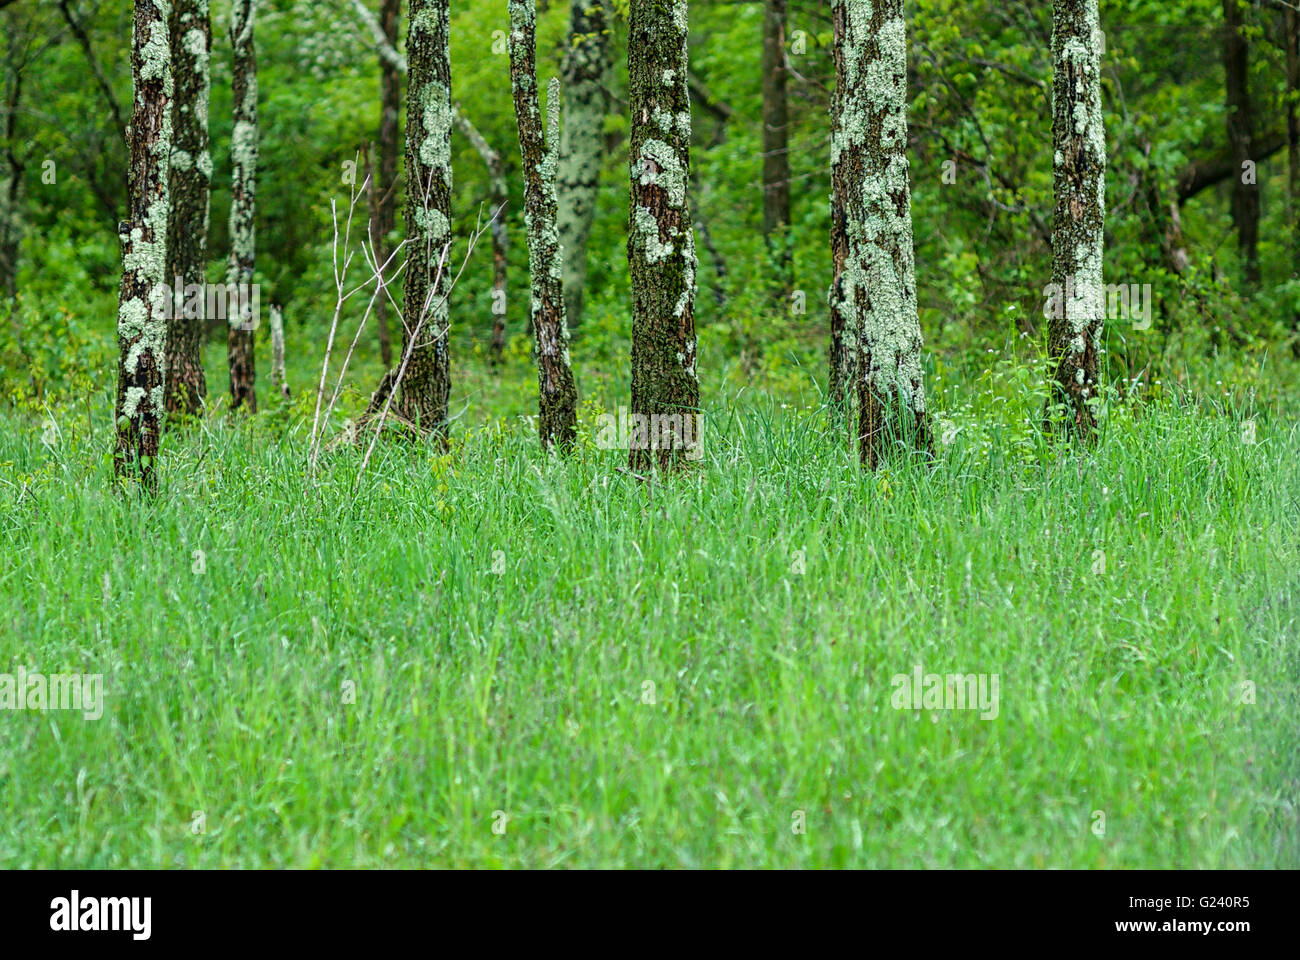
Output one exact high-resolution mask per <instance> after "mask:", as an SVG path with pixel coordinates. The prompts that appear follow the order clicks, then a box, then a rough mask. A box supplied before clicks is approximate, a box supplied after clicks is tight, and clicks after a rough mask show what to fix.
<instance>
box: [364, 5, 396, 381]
mask: <svg viewBox="0 0 1300 960" xmlns="http://www.w3.org/2000/svg"><path fill="white" fill-rule="evenodd" d="M401 13H402V0H384V2H383V6H382V7H381V8H380V11H379V25H380V29H382V30H383V33H384V39H385V40H386V41H387V42H388V45H389V46H390V47H392V48H393V49H396V48H397V29H398V20H399V18H400V17H401ZM379 70H380V93H379V104H380V113H379V140H378V148H377V153H378V154H379V156H378V168H377V170H376V172H375V177H374V180H373V182H372V183H371V190H372V192H371V194H370V196H371V200H372V203H371V209H370V218H371V221H372V223H373V224H374V243H375V245H376V252H377V254H378V256H379V262H380V263H385V262H387V260H388V258H389V256H390V255H391V254H392V252H393V250H392V244H391V243H389V237H390V236H391V235H392V232H393V229H394V227H395V226H396V225H397V155H398V149H399V143H400V137H399V132H398V125H397V115H398V112H399V110H400V109H401V105H402V74H401V71H400V70H399V69H398V67H397V64H396V63H394V62H392V60H390V59H389V58H388V57H384V56H381V57H380V58H379ZM375 324H376V326H377V327H378V330H379V355H380V357H381V358H382V359H383V363H384V366H385V367H389V366H392V363H393V344H392V336H391V335H390V333H389V330H388V299H387V298H386V297H380V298H379V299H378V300H376V301H375Z"/></svg>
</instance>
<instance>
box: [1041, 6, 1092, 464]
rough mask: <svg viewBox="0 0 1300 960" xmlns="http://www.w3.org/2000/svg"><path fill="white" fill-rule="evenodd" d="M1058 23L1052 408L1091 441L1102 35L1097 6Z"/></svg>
mask: <svg viewBox="0 0 1300 960" xmlns="http://www.w3.org/2000/svg"><path fill="white" fill-rule="evenodd" d="M1052 16H1053V30H1052V58H1053V62H1054V69H1055V75H1054V77H1053V79H1052V141H1053V146H1054V151H1053V156H1052V187H1053V193H1054V195H1055V201H1056V206H1055V212H1054V214H1053V218H1052V289H1053V290H1054V291H1055V292H1056V299H1057V302H1058V308H1057V309H1055V310H1053V311H1051V312H1052V316H1051V317H1050V320H1049V325H1048V351H1049V355H1050V357H1051V358H1052V387H1053V397H1052V400H1053V402H1056V403H1062V404H1064V406H1065V413H1066V420H1065V426H1064V429H1065V431H1066V432H1067V433H1069V434H1071V435H1073V436H1075V437H1078V438H1079V439H1082V440H1090V439H1092V437H1093V436H1094V434H1095V433H1096V429H1097V420H1096V416H1095V414H1094V412H1093V406H1092V404H1090V403H1089V401H1090V400H1091V399H1093V398H1094V397H1096V395H1097V389H1098V382H1099V377H1100V369H1101V353H1102V348H1103V344H1102V336H1103V333H1104V330H1105V312H1104V311H1105V304H1104V302H1103V301H1104V299H1105V297H1104V291H1103V289H1102V285H1101V284H1102V242H1103V235H1102V234H1103V228H1104V226H1105V221H1106V134H1105V130H1104V129H1103V127H1102V113H1101V61H1100V55H1099V47H1098V40H1099V38H1100V36H1101V27H1100V24H1099V22H1098V13H1097V0H1055V2H1054V7H1053V14H1052Z"/></svg>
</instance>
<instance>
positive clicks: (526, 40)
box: [510, 0, 578, 449]
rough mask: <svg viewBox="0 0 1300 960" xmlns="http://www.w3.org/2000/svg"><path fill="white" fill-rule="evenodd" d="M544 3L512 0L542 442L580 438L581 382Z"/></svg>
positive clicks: (556, 86) (513, 69)
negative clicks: (545, 65) (567, 312)
mask: <svg viewBox="0 0 1300 960" xmlns="http://www.w3.org/2000/svg"><path fill="white" fill-rule="evenodd" d="M536 29H537V10H536V8H535V7H534V5H533V0H510V86H511V89H512V90H513V92H514V100H515V120H516V123H517V126H518V127H519V153H520V157H521V159H522V160H523V173H524V226H525V229H526V230H527V233H528V273H529V277H530V283H531V287H532V305H531V311H530V313H531V316H532V321H533V331H534V335H535V337H536V343H537V413H538V417H537V430H538V433H539V434H540V436H541V439H542V446H543V447H546V448H548V449H549V448H550V447H552V446H555V445H557V444H558V445H559V446H560V447H561V448H567V447H569V446H570V445H571V444H572V443H573V437H574V434H575V432H576V430H577V422H578V415H577V407H578V388H577V386H576V385H575V383H574V379H573V370H572V369H571V368H570V366H569V328H568V326H567V325H566V324H565V319H564V286H563V277H564V256H563V252H562V251H561V249H560V234H559V228H558V226H557V225H556V216H557V209H556V208H557V204H556V199H555V167H556V162H557V156H558V151H559V139H560V83H559V81H558V80H552V81H551V88H550V94H549V96H548V97H547V102H546V107H547V114H548V120H549V124H548V126H549V128H550V130H549V132H550V137H549V140H548V139H547V138H544V137H543V135H542V113H541V109H540V106H539V104H538V91H537V69H536V56H537V53H536V48H537V36H536Z"/></svg>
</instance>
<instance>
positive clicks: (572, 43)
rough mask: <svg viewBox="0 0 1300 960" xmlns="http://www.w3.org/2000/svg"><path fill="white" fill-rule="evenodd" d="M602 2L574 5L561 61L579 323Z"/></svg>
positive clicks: (602, 68)
mask: <svg viewBox="0 0 1300 960" xmlns="http://www.w3.org/2000/svg"><path fill="white" fill-rule="evenodd" d="M610 65H611V64H610V49H609V27H608V25H607V23H606V11H605V0H573V6H572V10H571V12H570V20H569V46H568V53H567V54H566V56H565V60H564V131H563V132H562V133H561V134H560V166H559V182H558V184H557V188H556V189H557V193H558V198H559V225H560V244H561V246H562V247H563V248H564V301H565V309H566V314H567V317H568V321H569V323H570V324H571V325H573V326H574V327H576V326H577V325H578V324H580V323H581V322H582V302H583V294H584V292H585V287H586V284H587V236H588V234H590V232H591V222H592V219H593V218H594V217H595V214H596V198H597V194H598V192H599V188H600V167H601V161H602V160H603V159H604V156H605V144H604V135H605V113H606V92H605V84H606V82H607V80H608V77H609V70H610Z"/></svg>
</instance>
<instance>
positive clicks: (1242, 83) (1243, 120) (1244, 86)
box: [1223, 0, 1259, 290]
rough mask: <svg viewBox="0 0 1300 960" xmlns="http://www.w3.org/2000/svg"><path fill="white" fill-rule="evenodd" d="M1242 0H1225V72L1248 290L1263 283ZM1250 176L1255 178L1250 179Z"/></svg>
mask: <svg viewBox="0 0 1300 960" xmlns="http://www.w3.org/2000/svg"><path fill="white" fill-rule="evenodd" d="M1239 2H1240V0H1223V29H1224V36H1223V72H1224V92H1225V95H1226V98H1227V107H1228V113H1227V117H1228V146H1229V149H1230V150H1231V151H1232V161H1233V168H1234V175H1233V180H1232V221H1233V224H1234V225H1235V226H1236V228H1237V248H1238V250H1239V251H1240V254H1241V276H1242V280H1243V282H1244V284H1245V288H1246V289H1247V290H1253V289H1254V288H1256V287H1258V286H1259V187H1258V186H1256V184H1255V182H1254V181H1255V179H1256V178H1255V177H1254V176H1250V177H1247V176H1246V172H1245V170H1244V167H1245V165H1246V164H1247V163H1250V162H1255V163H1258V158H1256V157H1254V156H1253V155H1252V144H1251V133H1252V117H1251V113H1252V110H1251V98H1250V82H1249V74H1250V48H1249V46H1248V44H1247V41H1246V37H1245V35H1244V34H1243V33H1242V32H1241V28H1242V26H1243V25H1244V24H1243V20H1242V14H1241V9H1240V7H1239V6H1238V3H1239ZM1247 180H1250V181H1251V182H1246V181H1247Z"/></svg>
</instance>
